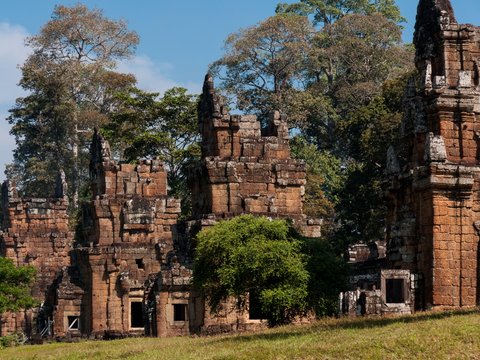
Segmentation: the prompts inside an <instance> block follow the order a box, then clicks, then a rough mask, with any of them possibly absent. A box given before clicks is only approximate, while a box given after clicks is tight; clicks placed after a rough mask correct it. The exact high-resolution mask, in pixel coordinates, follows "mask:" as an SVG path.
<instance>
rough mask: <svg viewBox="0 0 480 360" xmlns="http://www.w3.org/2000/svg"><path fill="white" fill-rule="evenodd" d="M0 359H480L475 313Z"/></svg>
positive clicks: (22, 353) (53, 349)
mask: <svg viewBox="0 0 480 360" xmlns="http://www.w3.org/2000/svg"><path fill="white" fill-rule="evenodd" d="M0 359H2V360H7V359H15V360H17V359H92V360H93V359H168V360H173V359H196V360H203V359H436V360H439V359H480V313H479V312H466V313H465V312H464V313H455V314H454V313H434V314H421V315H416V316H412V317H403V318H395V319H393V318H388V319H370V320H363V319H359V320H348V319H347V320H345V319H344V320H324V321H321V322H318V323H316V324H314V325H309V326H297V327H282V328H277V329H272V330H269V331H266V332H264V333H261V334H247V335H245V334H244V335H236V336H222V337H210V338H169V339H152V338H145V339H126V340H118V341H110V342H106V341H105V342H101V341H98V342H81V343H77V344H59V343H57V344H48V345H41V346H23V347H18V348H9V349H5V350H0Z"/></svg>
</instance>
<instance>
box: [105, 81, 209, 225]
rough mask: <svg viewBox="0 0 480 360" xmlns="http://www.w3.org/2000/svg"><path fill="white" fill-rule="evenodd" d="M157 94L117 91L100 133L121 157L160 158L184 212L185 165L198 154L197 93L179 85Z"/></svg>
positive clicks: (186, 208)
mask: <svg viewBox="0 0 480 360" xmlns="http://www.w3.org/2000/svg"><path fill="white" fill-rule="evenodd" d="M158 95H159V94H157V93H148V92H144V91H142V90H139V89H137V88H130V89H128V90H127V91H124V92H121V93H118V94H117V95H116V97H117V99H118V101H119V103H120V104H121V105H120V106H118V107H117V108H116V109H115V111H113V112H112V113H111V116H110V121H109V122H108V123H107V124H106V125H105V126H104V127H103V128H102V133H103V134H104V135H105V137H106V138H107V139H108V140H109V141H110V144H111V146H112V149H113V150H114V151H116V152H117V154H118V156H119V157H121V158H123V159H124V160H127V161H133V160H135V159H137V158H155V157H156V158H160V159H161V160H162V161H163V162H164V163H165V165H166V168H167V170H168V184H169V187H170V191H169V193H170V195H171V196H175V197H178V198H180V199H182V209H183V215H185V216H187V215H188V214H189V209H190V204H191V199H190V195H191V194H190V191H189V189H188V187H187V183H186V180H187V179H186V178H187V172H188V167H189V165H190V164H191V163H192V162H193V161H194V160H195V159H196V158H198V157H199V156H200V146H199V140H200V134H199V132H198V125H197V121H198V115H197V104H198V96H196V95H190V94H188V93H187V89H184V88H178V87H176V88H172V89H169V90H167V91H166V92H165V93H164V94H163V96H162V97H160V98H159V97H158Z"/></svg>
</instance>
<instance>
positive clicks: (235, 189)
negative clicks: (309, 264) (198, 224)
mask: <svg viewBox="0 0 480 360" xmlns="http://www.w3.org/2000/svg"><path fill="white" fill-rule="evenodd" d="M199 129H200V132H201V134H202V139H203V140H202V161H201V165H200V166H199V167H198V168H197V169H196V172H195V174H193V176H192V181H191V183H192V193H193V214H194V216H195V217H196V218H204V217H215V218H230V217H233V216H236V215H240V214H243V213H249V214H257V215H266V216H269V217H284V218H289V219H291V220H293V221H294V223H295V225H296V226H297V228H298V229H299V230H300V231H301V232H302V233H303V234H304V235H305V236H309V237H318V236H320V226H321V221H319V220H313V219H310V220H307V218H306V216H305V215H304V214H303V196H304V193H305V184H306V172H305V164H304V163H303V162H301V161H298V160H295V159H292V158H291V156H290V147H289V142H288V139H289V134H288V126H287V123H286V119H285V118H284V117H283V116H281V115H280V114H279V113H278V112H273V113H272V116H271V118H270V124H269V127H268V128H267V129H264V131H263V134H262V130H261V125H260V122H259V121H258V120H257V118H256V117H255V116H238V115H229V114H228V113H227V112H226V110H225V108H224V106H223V102H222V99H221V97H220V96H218V95H216V94H215V90H214V86H213V79H212V78H211V77H210V76H209V75H207V77H206V79H205V83H204V87H203V95H202V100H201V103H200V107H199Z"/></svg>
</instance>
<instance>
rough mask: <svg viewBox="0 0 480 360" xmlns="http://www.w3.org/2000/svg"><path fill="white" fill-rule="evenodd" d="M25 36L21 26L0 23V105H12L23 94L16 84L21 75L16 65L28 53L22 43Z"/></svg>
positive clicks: (25, 32) (22, 60) (21, 62)
mask: <svg viewBox="0 0 480 360" xmlns="http://www.w3.org/2000/svg"><path fill="white" fill-rule="evenodd" d="M27 36H28V33H27V31H26V30H25V29H24V28H23V27H21V26H17V25H11V24H9V23H5V22H3V23H0V44H2V46H0V74H2V82H1V85H0V106H11V105H13V104H14V102H15V99H16V98H17V97H19V96H21V95H22V94H23V91H22V89H21V88H20V87H19V86H17V84H18V81H19V80H20V76H21V73H20V69H19V68H18V66H19V65H21V64H23V62H24V61H25V59H26V58H27V56H28V54H29V50H28V48H27V47H26V46H25V44H24V42H25V37H27Z"/></svg>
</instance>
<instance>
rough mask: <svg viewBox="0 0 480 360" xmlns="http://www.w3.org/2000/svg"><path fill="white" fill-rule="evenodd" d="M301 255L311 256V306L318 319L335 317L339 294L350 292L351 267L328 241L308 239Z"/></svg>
mask: <svg viewBox="0 0 480 360" xmlns="http://www.w3.org/2000/svg"><path fill="white" fill-rule="evenodd" d="M302 252H303V253H304V254H306V255H307V256H308V264H307V270H308V273H309V274H310V281H309V284H308V294H309V296H308V299H309V306H310V307H311V308H312V309H314V310H315V314H316V315H317V316H318V317H320V316H334V315H336V314H337V313H338V294H339V293H340V292H342V291H346V290H347V289H346V286H347V285H346V284H347V276H348V272H349V267H348V264H347V263H346V262H345V261H344V260H343V258H341V257H339V256H337V255H336V254H335V249H334V248H333V247H332V246H331V244H330V243H329V242H328V241H327V240H325V239H305V240H304V241H303V250H302Z"/></svg>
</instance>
